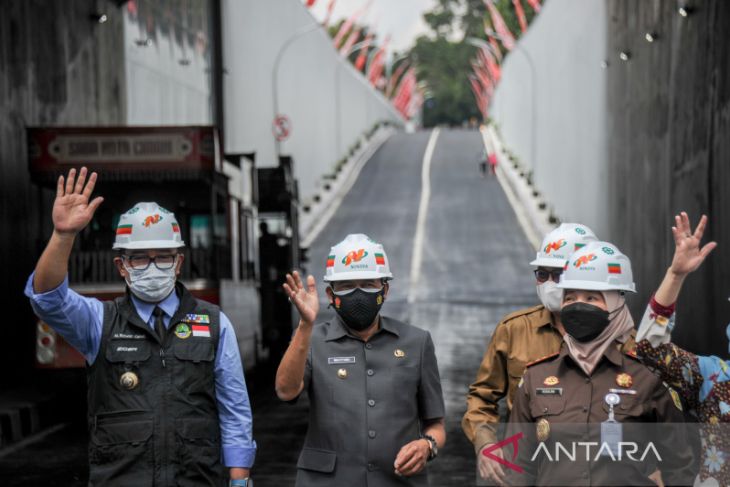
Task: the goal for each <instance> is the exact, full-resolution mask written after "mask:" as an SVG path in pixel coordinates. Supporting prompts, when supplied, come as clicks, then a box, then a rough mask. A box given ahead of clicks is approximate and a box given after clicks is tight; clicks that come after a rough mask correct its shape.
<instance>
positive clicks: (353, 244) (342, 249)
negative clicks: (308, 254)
mask: <svg viewBox="0 0 730 487" xmlns="http://www.w3.org/2000/svg"><path fill="white" fill-rule="evenodd" d="M359 279H393V274H391V273H390V261H389V260H388V256H387V255H385V250H384V249H383V246H382V245H380V244H379V243H377V242H375V241H374V240H372V239H371V238H370V237H368V236H367V235H364V234H362V233H356V234H350V235H348V236H347V237H345V239H344V240H343V241H342V242H340V243H338V244H337V245H335V246H334V247H332V248H331V249H330V252H329V254H328V256H327V271H326V274H325V276H324V281H325V282H333V281H352V280H359Z"/></svg>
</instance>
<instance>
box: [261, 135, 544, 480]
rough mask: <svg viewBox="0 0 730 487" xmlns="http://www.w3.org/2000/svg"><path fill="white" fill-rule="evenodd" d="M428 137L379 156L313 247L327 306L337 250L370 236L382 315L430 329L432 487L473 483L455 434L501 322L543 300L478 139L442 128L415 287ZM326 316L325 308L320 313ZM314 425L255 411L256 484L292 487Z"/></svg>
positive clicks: (299, 411) (282, 411) (302, 417)
mask: <svg viewBox="0 0 730 487" xmlns="http://www.w3.org/2000/svg"><path fill="white" fill-rule="evenodd" d="M429 135H430V132H421V133H416V134H412V135H408V134H397V135H395V136H393V137H392V138H391V139H390V140H389V141H388V142H386V143H385V145H384V146H383V147H382V148H381V149H380V150H379V151H378V152H377V153H376V154H375V156H374V157H373V159H372V160H371V161H370V162H368V164H367V166H365V168H364V169H363V171H362V173H361V174H360V177H359V179H358V181H357V182H356V183H355V185H354V186H353V188H352V190H351V191H350V193H349V194H348V195H347V197H346V198H345V199H344V200H343V202H342V204H341V206H340V207H339V209H338V211H337V212H336V214H335V216H334V217H333V219H332V220H331V221H330V223H329V224H328V225H327V227H326V228H325V230H324V231H323V232H322V233H321V234H320V235H319V236H318V237H317V239H316V240H315V241H314V242H313V244H312V246H311V248H310V251H309V255H310V262H311V263H310V269H309V271H310V272H311V273H312V274H313V275H314V276H315V277H316V279H317V282H318V289H319V290H320V295H321V296H322V295H323V294H324V285H323V284H322V282H321V277H322V275H323V274H324V262H325V260H326V256H327V254H328V251H329V248H330V246H331V245H333V244H335V243H337V242H338V241H340V240H342V238H344V236H345V235H347V234H348V233H366V234H367V235H369V236H370V237H371V238H373V239H374V240H376V241H379V242H381V243H383V245H384V246H385V250H386V252H387V254H388V257H389V259H390V263H391V271H392V272H393V275H394V276H395V279H394V280H393V281H392V283H391V290H390V294H389V298H388V300H386V303H385V305H384V306H383V310H382V313H383V314H385V315H387V316H392V317H394V318H397V319H400V320H404V321H407V322H409V323H411V324H413V325H416V326H419V327H421V328H424V329H426V330H429V331H430V332H431V335H432V337H433V340H434V343H435V346H436V355H437V360H438V362H439V370H440V373H441V379H442V385H443V391H444V396H445V400H446V414H447V417H446V428H447V443H446V447H445V448H443V449H442V450H441V452H440V454H439V458H438V459H437V460H436V461H434V462H433V463H432V464H431V465H430V466H429V468H430V472H431V474H430V475H431V485H447V486H452V485H454V486H456V485H459V486H462V485H475V484H476V471H475V461H474V452H473V448H472V447H471V444H470V443H469V442H468V441H467V440H466V438H465V437H464V435H463V433H462V432H461V424H460V423H461V417H462V415H463V413H464V411H465V408H466V404H465V397H466V392H467V389H468V385H469V383H470V382H471V381H472V380H473V379H474V377H475V375H476V371H477V369H478V367H479V363H480V361H481V358H482V354H483V353H484V350H485V348H486V344H487V341H488V338H489V336H490V335H491V333H492V331H493V330H494V327H495V325H496V324H497V322H498V321H499V320H500V318H501V317H502V316H504V315H505V314H507V313H510V312H512V311H514V310H516V309H519V308H521V307H525V306H529V305H534V304H536V302H537V297H536V296H535V291H534V284H533V282H534V281H533V279H532V274H531V268H530V267H529V266H528V264H527V263H528V262H529V261H530V259H531V258H532V257H533V255H534V253H533V251H532V250H531V249H530V247H529V245H528V243H527V241H526V239H525V237H524V235H523V233H522V230H521V229H520V228H519V226H518V224H517V221H516V218H515V216H514V213H513V211H512V208H511V207H510V206H509V203H508V202H507V199H506V198H505V196H504V194H503V192H502V190H501V188H500V186H499V184H498V183H497V181H496V179H494V178H493V177H486V178H482V177H481V176H480V174H479V172H478V166H477V162H478V158H479V155H480V152H481V150H482V147H483V146H482V139H481V136H480V134H479V133H478V132H476V131H461V130H453V131H452V130H443V129H442V130H441V131H440V134H439V136H438V139H437V142H436V146H435V150H434V152H433V159H432V166H431V178H430V181H431V194H430V199H429V205H428V217H427V218H426V220H425V227H424V239H423V259H422V264H421V271H420V279H419V280H418V283H417V284H416V285H415V288H414V289H413V290H412V289H411V287H412V286H413V283H411V282H410V276H411V257H412V254H413V250H414V249H413V241H414V236H415V234H416V224H417V216H418V209H419V199H420V195H421V167H422V162H423V155H424V152H425V150H426V146H427V143H428V139H429ZM318 264H321V265H318ZM409 295H410V297H411V299H412V302H411V303H409V302H408V297H409ZM329 313H331V312H330V311H329V310H326V309H324V310H323V312H322V315H323V316H327V315H328V314H329ZM307 420H308V415H307V409H306V404H304V403H302V402H300V403H297V405H296V406H290V405H287V404H277V402H276V401H275V400H272V401H270V402H266V403H260V404H259V405H258V409H257V410H256V411H255V419H254V421H255V422H254V428H255V431H256V441H257V442H258V444H259V455H258V458H257V462H256V464H257V468H256V481H257V485H258V486H271V487H274V486H278V485H293V481H294V477H295V475H296V468H295V464H296V460H297V457H298V454H299V449H300V448H301V445H302V442H303V439H304V434H305V432H306V423H307Z"/></svg>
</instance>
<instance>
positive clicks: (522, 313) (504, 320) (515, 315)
mask: <svg viewBox="0 0 730 487" xmlns="http://www.w3.org/2000/svg"><path fill="white" fill-rule="evenodd" d="M543 308H544V306H543V305H541V304H539V305H537V306H533V307H531V308H524V309H518V310H517V311H513V312H512V313H510V314H508V315H507V316H505V317H504V318H502V323H507V322H508V321H511V320H514V319H515V318H519V317H520V316H525V315H529V314H530V313H534V312H535V311H540V310H542V309H543Z"/></svg>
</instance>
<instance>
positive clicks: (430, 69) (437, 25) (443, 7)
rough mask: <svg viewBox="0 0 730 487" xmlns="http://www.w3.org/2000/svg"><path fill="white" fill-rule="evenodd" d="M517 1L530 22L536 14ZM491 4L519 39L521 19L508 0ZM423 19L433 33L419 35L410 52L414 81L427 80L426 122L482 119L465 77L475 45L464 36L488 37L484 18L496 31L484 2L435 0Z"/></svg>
mask: <svg viewBox="0 0 730 487" xmlns="http://www.w3.org/2000/svg"><path fill="white" fill-rule="evenodd" d="M521 1H522V6H523V9H524V10H525V15H526V17H527V21H528V23H529V22H530V21H531V20H532V18H533V17H534V12H533V11H532V9H531V8H530V7H529V5H528V4H527V2H526V1H525V0H521ZM494 5H495V6H496V7H497V9H498V10H499V12H500V14H501V15H502V17H503V18H504V21H505V23H506V24H507V27H508V28H509V29H510V31H511V32H512V34H513V35H514V36H515V37H519V35H520V34H521V31H520V26H519V20H518V19H517V14H516V12H515V9H514V5H513V3H512V0H494ZM424 20H425V21H426V23H427V24H428V26H429V27H430V29H431V34H430V35H429V36H422V37H419V38H418V39H417V40H416V43H415V45H414V46H413V48H412V49H411V52H410V58H411V61H412V62H415V63H416V65H417V69H418V79H419V80H421V81H422V82H424V83H425V85H426V86H427V87H428V92H429V95H430V96H429V99H428V100H427V102H426V104H425V105H424V108H423V123H424V125H425V126H432V125H436V124H442V123H443V124H450V125H453V124H460V123H462V122H463V121H464V120H468V119H469V118H471V117H480V116H481V115H480V113H479V110H478V109H477V107H476V103H475V101H474V95H473V93H472V91H471V86H470V83H469V78H468V75H469V73H471V71H472V69H471V60H472V59H474V57H475V56H476V48H474V47H473V46H472V45H470V44H468V43H467V42H465V39H467V38H469V37H477V38H481V39H486V35H485V34H484V23H485V20H486V22H487V23H488V24H489V25H490V27H489V28H491V29H492V30H494V29H493V27H491V19H490V17H489V15H488V12H487V8H486V6H485V5H484V2H483V0H438V3H437V5H436V6H435V7H434V8H433V9H432V10H431V11H430V12H427V13H425V14H424Z"/></svg>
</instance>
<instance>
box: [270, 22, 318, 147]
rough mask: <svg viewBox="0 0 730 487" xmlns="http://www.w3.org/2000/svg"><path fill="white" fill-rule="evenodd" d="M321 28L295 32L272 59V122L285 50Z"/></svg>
mask: <svg viewBox="0 0 730 487" xmlns="http://www.w3.org/2000/svg"><path fill="white" fill-rule="evenodd" d="M319 28H321V25H320V24H318V23H314V24H310V25H307V26H305V27H303V28H302V29H300V30H298V31H297V32H295V33H294V34H293V35H292V36H291V37H289V38H288V39H287V40H286V41H284V43H283V44H282V45H281V47H280V48H279V51H278V52H277V53H276V57H275V58H274V66H273V68H272V69H271V84H272V90H271V91H272V105H273V108H274V116H273V118H272V120H276V117H278V116H279V65H280V64H281V59H282V57H283V56H284V52H285V51H286V50H287V48H288V47H289V46H290V45H291V44H292V43H293V42H294V41H296V40H297V39H299V38H300V37H303V36H305V35H307V34H309V33H310V32H314V31H315V30H318V29H319ZM274 140H275V142H276V156H277V157H279V156H281V141H279V139H278V138H275V139H274Z"/></svg>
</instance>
